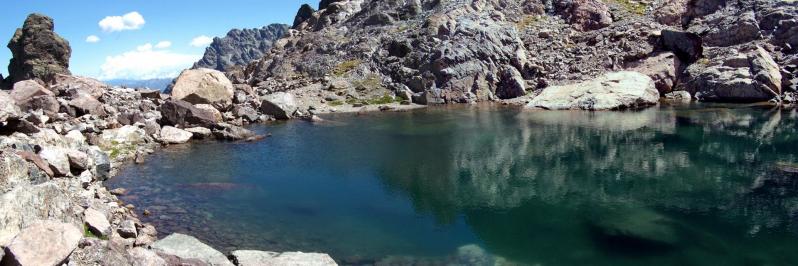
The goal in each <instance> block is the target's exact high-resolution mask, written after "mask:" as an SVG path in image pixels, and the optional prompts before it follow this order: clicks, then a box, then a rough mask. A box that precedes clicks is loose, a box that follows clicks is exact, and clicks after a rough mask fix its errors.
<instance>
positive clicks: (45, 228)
mask: <svg viewBox="0 0 798 266" xmlns="http://www.w3.org/2000/svg"><path fill="white" fill-rule="evenodd" d="M81 236H82V234H81V231H80V230H79V229H78V228H77V227H75V226H74V225H72V224H67V223H59V222H54V221H42V222H37V223H34V224H32V225H30V226H28V227H27V228H25V229H24V230H22V232H20V233H19V235H17V236H16V237H15V238H14V240H12V241H11V243H10V244H9V245H8V247H6V257H5V258H4V259H3V264H4V265H42V266H56V265H61V264H62V263H64V262H65V261H66V259H67V257H68V256H69V254H71V253H72V251H73V250H75V249H76V248H77V247H78V242H79V241H80V238H81Z"/></svg>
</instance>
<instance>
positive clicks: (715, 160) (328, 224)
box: [106, 104, 798, 265]
mask: <svg viewBox="0 0 798 266" xmlns="http://www.w3.org/2000/svg"><path fill="white" fill-rule="evenodd" d="M322 118H324V119H325V121H323V122H317V123H310V122H306V121H299V120H297V121H289V122H275V123H271V124H262V125H253V126H251V127H250V129H253V130H255V131H257V132H259V133H263V134H266V133H270V134H271V137H269V138H267V139H265V140H262V141H258V142H214V141H208V142H194V143H191V144H185V145H174V146H170V147H167V148H165V149H162V150H160V151H158V152H156V153H154V154H153V155H151V156H150V157H149V158H148V159H147V161H146V162H145V163H143V164H139V165H130V166H127V167H124V169H123V170H122V171H121V172H120V174H119V175H118V176H116V177H114V178H113V179H111V180H109V181H107V183H106V184H107V185H108V186H109V188H118V187H123V188H126V189H127V190H128V193H127V194H126V195H124V196H121V197H120V199H121V200H123V201H124V202H125V203H130V204H133V205H135V206H136V211H137V212H139V213H141V212H142V211H143V210H147V211H149V212H150V213H151V214H150V215H149V216H144V215H140V217H141V218H142V220H143V221H144V222H150V223H153V224H154V225H155V226H156V228H157V229H158V230H159V235H160V237H164V236H166V235H168V234H170V233H172V232H181V233H187V234H190V235H193V236H196V237H197V238H199V239H200V240H201V241H203V242H205V243H207V244H209V245H211V246H213V247H215V248H217V249H219V250H221V251H223V252H228V251H232V250H238V249H258V250H271V251H297V250H299V251H304V252H324V253H329V254H330V255H331V256H333V258H335V259H336V260H337V261H338V262H339V263H340V264H355V265H363V264H378V265H407V264H421V265H798V152H797V151H798V111H796V110H795V109H789V108H774V107H771V106H757V105H739V104H738V105H721V104H692V105H679V106H675V105H667V104H661V105H660V106H658V107H653V108H649V109H645V110H641V111H624V112H582V111H540V110H525V109H522V108H513V107H507V106H499V105H456V106H441V107H429V108H425V109H418V110H411V111H406V112H387V113H367V114H361V115H355V114H330V115H323V116H322Z"/></svg>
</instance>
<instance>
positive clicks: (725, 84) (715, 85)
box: [682, 47, 782, 102]
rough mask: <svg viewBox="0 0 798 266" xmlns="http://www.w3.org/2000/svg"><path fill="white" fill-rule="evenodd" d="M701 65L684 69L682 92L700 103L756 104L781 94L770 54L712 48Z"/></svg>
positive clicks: (759, 50)
mask: <svg viewBox="0 0 798 266" xmlns="http://www.w3.org/2000/svg"><path fill="white" fill-rule="evenodd" d="M711 53H712V56H710V57H708V58H709V59H708V60H707V62H705V63H699V64H692V65H690V66H689V67H688V68H687V71H686V76H685V78H684V80H685V81H684V83H683V85H682V86H683V87H684V90H686V91H688V92H690V93H691V94H692V95H694V97H695V98H696V99H698V100H700V101H710V102H756V101H767V100H770V99H773V98H778V97H780V95H781V78H782V76H781V74H780V73H779V71H778V69H779V68H778V65H776V63H775V62H774V60H773V58H772V57H771V56H770V54H769V53H768V52H767V51H765V50H764V49H762V48H761V47H756V48H755V49H753V50H751V51H738V50H737V49H736V48H716V49H713V50H711Z"/></svg>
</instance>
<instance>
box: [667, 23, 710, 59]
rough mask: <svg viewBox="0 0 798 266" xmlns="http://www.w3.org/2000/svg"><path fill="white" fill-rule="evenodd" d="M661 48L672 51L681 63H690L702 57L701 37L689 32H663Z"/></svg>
mask: <svg viewBox="0 0 798 266" xmlns="http://www.w3.org/2000/svg"><path fill="white" fill-rule="evenodd" d="M661 42H662V46H663V47H664V48H665V49H666V50H669V51H672V52H673V53H674V54H676V56H678V57H679V59H681V60H682V61H685V62H688V63H692V62H695V61H696V60H698V59H699V58H701V57H703V55H704V47H703V45H704V44H703V41H702V40H701V36H698V34H695V33H691V32H683V31H672V30H663V31H662V37H661Z"/></svg>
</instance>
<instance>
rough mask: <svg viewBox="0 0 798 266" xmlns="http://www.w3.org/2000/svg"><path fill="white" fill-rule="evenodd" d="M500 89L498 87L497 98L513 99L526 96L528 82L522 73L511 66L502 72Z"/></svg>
mask: <svg viewBox="0 0 798 266" xmlns="http://www.w3.org/2000/svg"><path fill="white" fill-rule="evenodd" d="M500 73H501V76H500V81H499V85H498V87H496V96H497V97H499V98H500V99H512V98H517V97H521V96H524V95H525V94H526V85H525V84H526V82H525V81H524V77H523V76H521V72H518V70H517V69H515V68H514V67H511V66H507V67H505V68H504V70H502V71H501V72H500Z"/></svg>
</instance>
